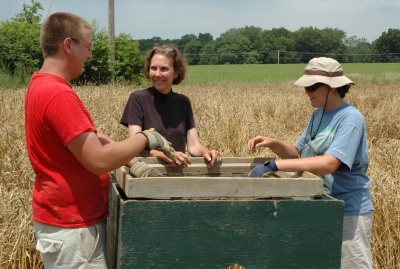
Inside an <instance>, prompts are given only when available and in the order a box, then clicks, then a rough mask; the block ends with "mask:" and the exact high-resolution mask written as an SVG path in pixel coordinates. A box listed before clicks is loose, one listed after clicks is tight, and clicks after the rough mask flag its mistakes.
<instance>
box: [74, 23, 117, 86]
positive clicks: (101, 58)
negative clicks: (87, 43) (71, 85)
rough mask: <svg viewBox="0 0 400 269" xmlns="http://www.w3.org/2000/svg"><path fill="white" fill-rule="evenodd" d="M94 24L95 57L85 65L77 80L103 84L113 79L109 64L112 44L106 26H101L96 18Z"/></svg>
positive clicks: (93, 45) (93, 50)
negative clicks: (109, 41)
mask: <svg viewBox="0 0 400 269" xmlns="http://www.w3.org/2000/svg"><path fill="white" fill-rule="evenodd" d="M91 25H92V54H93V58H92V59H91V60H90V61H88V62H87V63H86V65H85V72H83V74H82V76H80V77H79V78H78V79H77V80H76V81H77V82H78V83H88V82H90V83H95V84H103V83H108V82H110V81H111V77H112V76H111V71H110V65H109V55H110V44H109V43H108V33H107V31H106V30H105V28H99V26H98V24H97V22H96V21H95V20H94V21H92V22H91Z"/></svg>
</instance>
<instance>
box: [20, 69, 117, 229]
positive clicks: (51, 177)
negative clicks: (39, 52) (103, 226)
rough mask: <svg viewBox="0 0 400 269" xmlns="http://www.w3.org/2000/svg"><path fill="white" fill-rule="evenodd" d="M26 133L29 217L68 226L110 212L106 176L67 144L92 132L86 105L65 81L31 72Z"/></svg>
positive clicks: (94, 221)
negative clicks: (30, 175) (90, 167)
mask: <svg viewBox="0 0 400 269" xmlns="http://www.w3.org/2000/svg"><path fill="white" fill-rule="evenodd" d="M25 132H26V146H27V150H28V155H29V160H30V162H31V165H32V168H33V170H34V172H35V174H36V177H35V184H34V188H33V199H32V208H33V219H34V220H35V221H38V222H41V223H44V224H48V225H53V226H58V227H66V228H78V227H86V226H91V225H94V224H97V223H99V222H102V221H103V220H105V219H106V218H107V216H108V194H109V187H110V175H109V174H108V173H107V174H103V175H101V176H98V175H95V174H93V173H91V172H89V171H88V170H87V169H86V168H85V167H83V165H82V164H81V163H80V162H79V161H78V159H76V158H75V156H74V155H73V154H72V153H71V151H70V150H69V149H68V148H67V144H68V142H69V141H70V140H71V139H72V138H74V137H76V136H77V135H79V134H81V133H83V132H96V129H95V127H94V123H93V120H92V118H91V116H90V114H89V112H88V110H87V109H86V107H85V105H84V104H83V103H82V101H81V100H80V99H79V97H78V96H77V95H76V93H75V92H74V91H73V90H72V86H71V85H70V84H69V83H68V82H66V81H65V80H64V79H62V78H61V77H58V76H54V75H51V74H43V73H35V74H34V75H33V76H32V79H31V81H30V83H29V86H28V89H27V91H26V94H25Z"/></svg>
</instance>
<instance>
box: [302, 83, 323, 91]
mask: <svg viewBox="0 0 400 269" xmlns="http://www.w3.org/2000/svg"><path fill="white" fill-rule="evenodd" d="M324 85H325V84H324V83H315V84H314V85H311V86H308V87H304V88H305V89H306V90H307V91H309V92H315V91H316V90H318V89H319V87H321V86H324Z"/></svg>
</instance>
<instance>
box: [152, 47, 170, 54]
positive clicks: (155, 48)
mask: <svg viewBox="0 0 400 269" xmlns="http://www.w3.org/2000/svg"><path fill="white" fill-rule="evenodd" d="M153 50H165V51H166V52H167V53H168V52H175V49H174V48H172V47H169V46H154V47H153Z"/></svg>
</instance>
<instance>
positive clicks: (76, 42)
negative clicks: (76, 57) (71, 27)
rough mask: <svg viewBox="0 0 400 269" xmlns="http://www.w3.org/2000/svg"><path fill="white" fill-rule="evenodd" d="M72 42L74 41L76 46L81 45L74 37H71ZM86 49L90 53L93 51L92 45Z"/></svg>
mask: <svg viewBox="0 0 400 269" xmlns="http://www.w3.org/2000/svg"><path fill="white" fill-rule="evenodd" d="M71 40H72V41H74V42H75V44H77V45H78V44H79V43H80V42H79V40H78V39H75V38H73V37H71ZM86 48H87V49H88V50H89V51H92V45H86Z"/></svg>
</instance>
